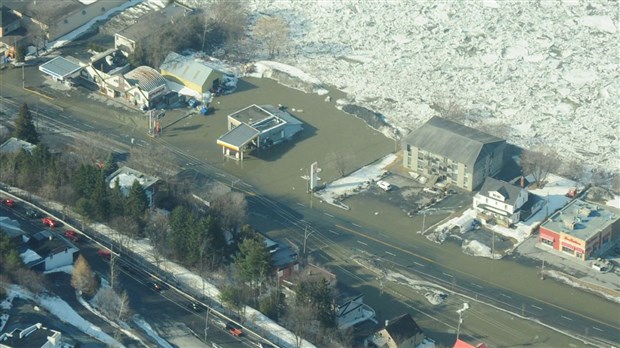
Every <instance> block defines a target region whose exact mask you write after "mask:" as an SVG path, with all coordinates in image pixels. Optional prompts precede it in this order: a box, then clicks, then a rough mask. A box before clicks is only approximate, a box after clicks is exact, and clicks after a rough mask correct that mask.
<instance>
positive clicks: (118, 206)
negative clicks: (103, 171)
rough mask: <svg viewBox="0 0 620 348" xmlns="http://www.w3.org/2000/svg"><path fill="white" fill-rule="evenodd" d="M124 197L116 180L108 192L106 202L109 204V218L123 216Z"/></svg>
mask: <svg viewBox="0 0 620 348" xmlns="http://www.w3.org/2000/svg"><path fill="white" fill-rule="evenodd" d="M125 200H126V198H125V196H124V195H123V191H121V185H120V183H119V180H118V178H116V180H115V181H114V186H113V187H112V188H111V189H110V190H109V191H108V201H109V202H110V216H111V217H117V216H123V215H125Z"/></svg>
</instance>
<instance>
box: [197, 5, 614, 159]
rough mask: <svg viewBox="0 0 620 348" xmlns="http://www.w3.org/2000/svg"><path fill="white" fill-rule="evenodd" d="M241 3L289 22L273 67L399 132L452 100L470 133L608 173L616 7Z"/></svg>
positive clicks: (612, 153) (612, 144) (253, 9)
mask: <svg viewBox="0 0 620 348" xmlns="http://www.w3.org/2000/svg"><path fill="white" fill-rule="evenodd" d="M195 1H196V0H187V1H186V2H188V3H192V2H195ZM250 4H251V8H252V13H255V14H257V15H256V16H255V17H254V19H256V18H257V16H259V14H260V15H262V14H265V15H275V16H282V17H284V18H285V19H286V20H287V21H288V22H289V25H290V29H291V42H290V45H288V46H287V49H286V54H287V55H286V56H282V57H279V58H280V59H281V61H282V62H283V63H286V64H288V65H292V66H295V67H298V68H299V69H300V70H302V71H304V72H305V73H306V74H308V75H311V76H313V77H314V78H318V79H319V80H320V81H322V82H324V83H326V84H330V85H334V86H336V87H337V88H340V89H342V90H344V91H345V92H346V93H347V94H348V95H349V97H350V98H353V99H355V103H356V104H360V105H363V106H366V107H368V108H370V109H373V110H375V111H377V112H379V113H381V114H383V115H386V117H387V118H388V122H390V123H391V124H393V125H395V126H397V127H398V128H400V129H401V130H403V131H406V130H407V129H413V128H415V127H416V126H417V125H419V124H420V123H421V122H424V121H426V120H428V119H429V118H430V117H431V116H434V115H437V114H438V112H437V106H438V105H437V104H441V103H445V102H446V101H450V100H455V101H456V102H457V103H458V104H459V105H460V106H461V107H462V109H463V110H466V111H468V114H469V115H468V119H469V120H470V121H471V122H472V123H473V125H474V126H475V124H478V123H480V124H486V125H487V126H494V125H503V126H507V127H509V128H510V129H511V131H510V132H509V140H510V141H511V142H514V143H516V144H518V145H521V146H525V147H535V146H538V145H539V144H540V139H544V143H545V145H547V146H549V147H553V148H555V149H557V150H558V153H561V154H564V155H565V156H566V157H567V158H568V157H570V158H574V159H577V160H579V161H584V162H586V163H589V164H595V165H597V166H606V167H607V168H613V169H617V168H618V165H617V163H618V158H619V155H618V149H620V146H619V140H618V136H617V130H618V126H619V125H620V119H619V118H618V117H616V110H617V109H618V106H619V105H618V104H619V103H618V98H613V97H612V96H614V95H615V96H617V95H618V94H620V83H619V76H620V70H619V65H618V52H617V39H618V37H617V31H618V30H617V28H618V22H617V18H618V17H619V15H618V13H619V8H618V6H617V3H615V2H576V3H569V2H561V3H558V2H547V1H540V2H536V3H530V2H514V1H513V2H499V1H493V0H485V1H478V2H471V1H448V2H434V1H418V2H414V1H390V2H389V3H388V2H379V3H378V2H375V1H357V2H350V1H320V2H316V1H297V0H277V1H276V0H252V1H251V2H250ZM403 13H407V14H408V15H406V16H404V15H403ZM259 58H260V57H259ZM404 133H406V132H404ZM507 136H508V135H507Z"/></svg>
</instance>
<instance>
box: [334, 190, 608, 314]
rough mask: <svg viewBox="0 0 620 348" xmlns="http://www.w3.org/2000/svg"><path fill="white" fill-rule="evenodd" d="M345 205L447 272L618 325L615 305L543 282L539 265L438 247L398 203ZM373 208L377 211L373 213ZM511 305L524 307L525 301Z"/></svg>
mask: <svg viewBox="0 0 620 348" xmlns="http://www.w3.org/2000/svg"><path fill="white" fill-rule="evenodd" d="M346 203H347V204H348V205H349V206H350V207H351V210H350V211H348V212H346V213H344V214H346V215H348V216H349V219H350V220H352V221H357V222H358V224H360V225H362V226H368V227H369V228H370V229H372V230H375V231H380V234H381V235H384V236H389V238H390V239H391V240H393V241H397V243H395V242H393V244H394V245H395V246H396V247H398V248H402V249H405V250H408V251H410V252H413V253H415V254H418V255H421V256H424V257H428V258H430V259H431V260H433V261H435V262H436V264H437V265H439V266H441V267H442V268H444V269H446V270H447V273H450V274H454V275H456V274H458V275H459V276H463V277H464V278H465V279H469V280H470V281H471V282H474V283H478V284H480V285H483V286H484V285H485V284H488V285H493V286H494V287H499V288H503V289H507V290H508V291H514V292H516V293H518V294H521V295H524V296H527V297H530V298H533V299H536V300H541V301H544V302H548V303H552V304H555V305H558V306H559V307H561V308H564V309H568V310H570V311H574V312H576V313H581V314H584V315H586V316H588V317H591V318H595V319H599V320H603V321H606V322H615V323H618V322H619V320H620V317H619V316H618V313H619V307H618V305H617V304H613V303H612V302H610V301H607V300H605V299H602V298H601V297H599V296H595V295H591V294H588V293H585V292H582V291H579V290H576V289H575V288H572V287H570V286H567V285H564V284H560V283H558V282H556V281H554V280H551V279H547V280H544V281H542V280H540V277H539V273H538V272H539V268H538V267H539V266H540V265H532V264H525V263H521V262H517V261H516V260H514V259H512V258H510V257H508V258H506V259H503V260H495V261H492V260H489V259H486V258H482V257H474V256H469V255H466V254H464V253H463V252H462V251H461V247H460V243H451V242H446V243H444V244H442V245H439V244H436V243H434V242H431V241H429V240H428V239H426V238H425V237H423V236H421V235H420V234H418V233H417V231H419V230H421V229H422V219H423V218H422V217H421V216H419V215H418V216H415V217H414V218H406V217H405V214H404V212H403V211H402V210H400V209H398V208H397V207H393V206H390V205H389V204H386V203H385V202H379V201H377V200H373V199H372V198H371V197H368V196H363V195H362V196H355V197H353V198H350V199H348V200H347V201H346ZM375 212H377V213H378V215H375V214H374V213H375ZM446 217H447V215H445V214H443V215H442V214H437V215H428V216H426V218H425V221H424V222H425V225H426V227H427V228H428V227H429V226H431V225H433V224H435V223H437V222H439V221H441V220H442V219H444V218H446ZM386 221H389V223H386ZM388 243H389V240H388ZM386 249H387V248H386ZM548 267H549V265H546V268H548ZM513 305H515V306H517V307H520V306H521V303H514V304H513Z"/></svg>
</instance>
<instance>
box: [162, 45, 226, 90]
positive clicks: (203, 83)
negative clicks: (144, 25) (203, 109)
mask: <svg viewBox="0 0 620 348" xmlns="http://www.w3.org/2000/svg"><path fill="white" fill-rule="evenodd" d="M159 70H160V71H161V74H162V75H163V76H164V77H165V78H166V80H168V81H169V82H170V83H171V84H172V86H171V89H173V90H176V91H179V92H180V91H181V89H182V88H183V87H186V88H188V89H190V90H192V91H193V92H194V95H196V96H197V97H199V99H202V96H203V95H204V94H206V93H207V92H209V90H210V89H212V88H214V87H216V85H217V84H218V83H219V81H221V79H222V78H223V73H222V72H220V71H217V70H215V69H214V68H212V67H210V66H209V65H207V63H205V62H204V61H202V60H199V59H194V58H192V57H185V56H182V55H180V54H178V53H175V52H170V53H168V56H166V59H165V60H164V62H163V63H162V64H161V66H160V68H159ZM175 85H176V86H175Z"/></svg>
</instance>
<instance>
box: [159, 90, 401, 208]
mask: <svg viewBox="0 0 620 348" xmlns="http://www.w3.org/2000/svg"><path fill="white" fill-rule="evenodd" d="M329 95H330V96H331V97H332V101H331V102H326V101H325V97H326V96H319V95H316V94H307V93H303V92H300V91H297V90H293V89H290V88H286V87H284V86H281V85H279V84H278V83H277V82H275V81H272V80H269V79H253V78H248V79H244V80H243V81H241V82H240V85H239V89H238V90H237V91H236V92H235V93H233V94H230V95H227V96H222V97H219V98H216V100H215V103H214V106H215V108H216V112H215V114H214V115H209V116H199V115H195V116H192V117H190V118H188V119H186V120H184V121H183V122H179V123H177V124H175V125H173V126H171V127H169V129H165V130H164V138H165V139H166V140H167V141H170V142H171V143H173V144H175V145H177V146H179V147H181V148H183V149H184V150H186V151H188V152H190V153H192V154H194V155H195V156H197V157H199V158H201V159H206V160H207V161H208V162H209V163H211V164H214V165H217V166H220V167H221V168H223V169H225V170H226V171H228V172H230V173H232V174H234V175H236V176H238V177H240V178H242V179H243V180H244V181H246V182H248V183H250V184H252V185H254V186H255V187H259V188H260V191H261V192H265V193H269V194H270V195H274V196H277V197H284V198H296V199H305V198H306V193H305V192H306V187H307V181H306V180H304V179H302V176H303V175H307V173H308V169H309V167H310V164H311V163H312V162H314V161H318V162H319V167H320V168H322V169H323V171H322V172H321V174H320V177H321V179H322V180H323V181H324V182H329V181H331V180H333V179H334V178H336V177H338V176H339V175H338V173H337V170H336V168H335V164H334V163H330V162H328V160H329V158H330V155H329V154H330V152H342V153H346V157H349V158H350V160H348V161H347V164H346V170H347V171H353V170H355V169H357V168H359V167H360V166H363V165H365V164H368V163H370V162H373V161H374V160H376V159H379V158H381V157H383V156H385V155H386V154H388V153H390V152H391V151H393V150H394V141H393V140H391V139H388V138H386V137H385V136H384V135H383V134H381V133H379V132H377V131H374V130H372V129H371V128H369V127H368V126H367V125H366V124H365V123H364V122H363V121H362V120H360V119H357V118H355V117H354V116H351V115H348V114H346V113H344V112H342V111H340V110H338V109H336V107H335V100H336V99H338V98H340V97H343V95H342V93H340V92H337V91H332V92H330V94H329ZM251 104H257V105H261V104H272V105H274V106H277V105H278V104H282V105H285V106H287V107H288V108H289V111H290V112H291V114H293V115H294V116H295V117H297V118H298V119H300V120H301V121H303V122H304V130H303V132H302V133H301V135H300V136H299V137H297V138H296V139H294V140H293V141H291V142H288V143H284V144H280V145H278V146H275V147H273V148H271V149H268V150H262V151H258V152H257V151H255V152H254V153H252V154H251V156H250V157H248V158H246V159H245V160H244V161H243V162H237V161H235V160H232V159H225V158H224V157H223V156H222V150H221V148H220V147H218V146H217V145H216V139H217V138H218V137H219V136H220V135H222V134H224V133H225V132H226V117H227V115H229V114H231V113H233V112H235V111H237V110H239V109H242V108H244V107H246V106H249V105H251ZM293 108H294V109H295V110H300V109H301V110H303V112H299V111H297V112H295V111H292V109H293ZM331 157H333V156H331Z"/></svg>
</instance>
